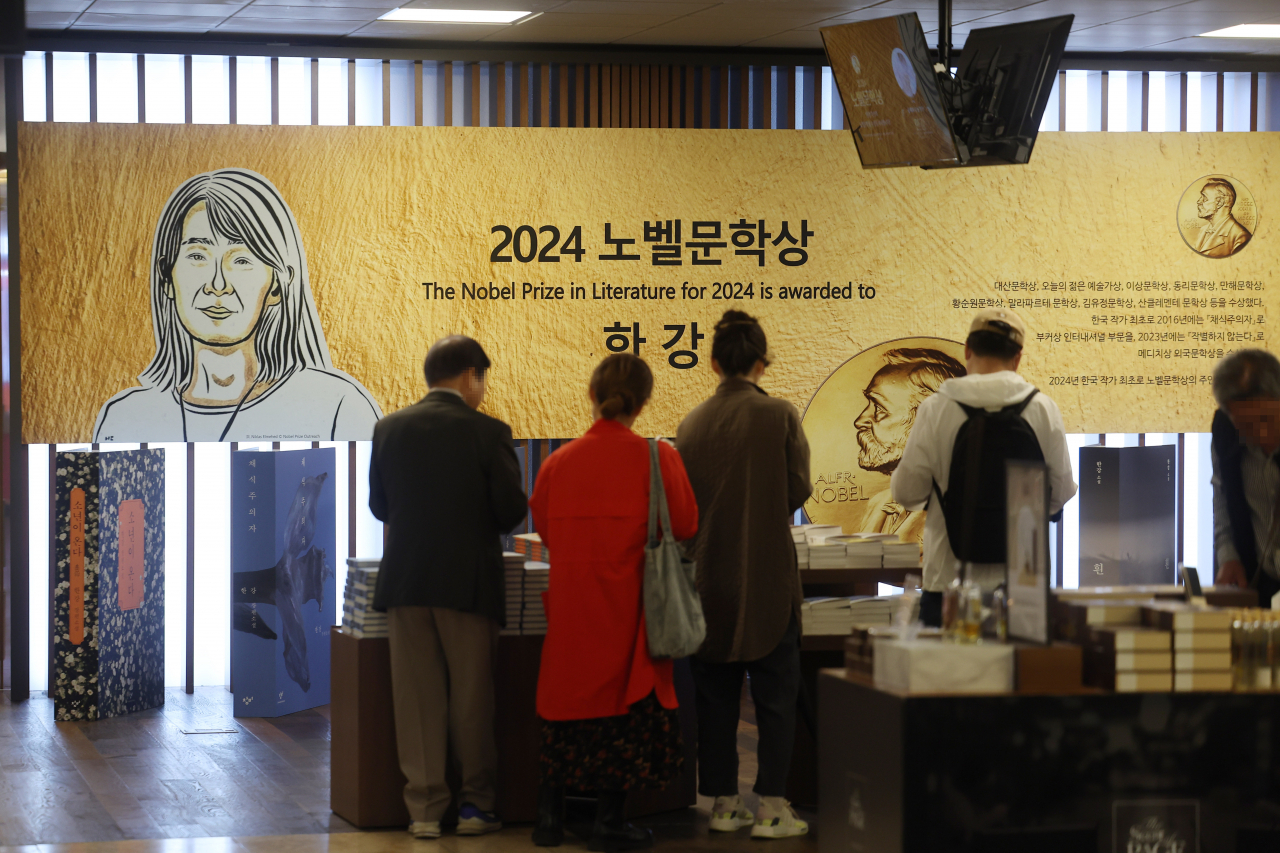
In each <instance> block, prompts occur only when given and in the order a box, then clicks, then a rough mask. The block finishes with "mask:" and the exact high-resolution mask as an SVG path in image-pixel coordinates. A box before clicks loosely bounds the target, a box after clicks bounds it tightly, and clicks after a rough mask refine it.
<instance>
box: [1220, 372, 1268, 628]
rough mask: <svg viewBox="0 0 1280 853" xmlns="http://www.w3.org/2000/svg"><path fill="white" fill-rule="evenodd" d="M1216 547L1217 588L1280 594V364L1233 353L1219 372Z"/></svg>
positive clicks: (1262, 596) (1262, 600)
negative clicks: (1234, 587)
mask: <svg viewBox="0 0 1280 853" xmlns="http://www.w3.org/2000/svg"><path fill="white" fill-rule="evenodd" d="M1213 396H1214V398H1215V399H1216V400H1217V403H1218V411H1217V412H1215V413H1214V415H1213V444H1212V459H1213V540H1214V542H1213V544H1214V550H1215V551H1216V557H1217V563H1218V571H1217V578H1216V583H1219V584H1224V585H1230V586H1241V587H1249V588H1252V589H1256V590H1257V591H1258V603H1259V604H1260V605H1261V606H1262V607H1270V606H1271V599H1272V597H1273V596H1274V595H1275V594H1276V593H1277V592H1280V360H1277V359H1276V357H1275V356H1274V355H1272V354H1271V353H1269V352H1267V351H1266V350H1263V349H1245V350H1238V351H1236V352H1233V353H1231V354H1230V355H1228V356H1227V357H1226V358H1224V359H1222V361H1220V362H1218V366H1217V367H1216V368H1215V369H1214V371H1213Z"/></svg>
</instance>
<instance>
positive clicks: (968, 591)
mask: <svg viewBox="0 0 1280 853" xmlns="http://www.w3.org/2000/svg"><path fill="white" fill-rule="evenodd" d="M960 624H961V626H962V631H963V633H964V636H963V638H962V639H963V642H966V643H980V642H982V588H981V587H979V586H978V585H977V584H976V583H974V582H973V581H968V580H966V581H965V582H964V585H963V587H962V589H961V593H960Z"/></svg>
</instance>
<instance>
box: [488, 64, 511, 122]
mask: <svg viewBox="0 0 1280 853" xmlns="http://www.w3.org/2000/svg"><path fill="white" fill-rule="evenodd" d="M489 73H490V74H493V75H495V78H494V79H496V80H497V85H496V86H495V87H494V90H493V104H492V105H491V106H490V107H489V111H490V115H491V116H493V126H494V127H506V126H507V125H508V124H510V122H508V121H507V63H505V62H497V63H494V64H493V65H490V66H489Z"/></svg>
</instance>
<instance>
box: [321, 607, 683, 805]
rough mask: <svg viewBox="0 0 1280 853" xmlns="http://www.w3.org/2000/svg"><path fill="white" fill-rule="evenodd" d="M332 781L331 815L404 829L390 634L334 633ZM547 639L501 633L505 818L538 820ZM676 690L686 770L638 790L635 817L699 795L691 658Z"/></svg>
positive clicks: (498, 672) (679, 672) (679, 670)
mask: <svg viewBox="0 0 1280 853" xmlns="http://www.w3.org/2000/svg"><path fill="white" fill-rule="evenodd" d="M332 643H333V645H332V649H331V660H332V667H333V669H332V676H331V678H332V689H333V703H332V706H331V719H332V725H333V734H332V738H333V740H332V745H331V750H332V762H331V764H332V766H331V773H332V786H331V788H330V804H331V808H332V809H333V811H334V813H335V814H337V815H338V816H339V817H342V818H345V819H346V820H348V821H350V822H351V823H353V824H354V825H356V826H358V827H361V828H367V827H377V826H401V825H403V826H407V825H408V823H409V815H408V813H407V812H406V811H405V807H404V799H403V792H404V782H405V780H404V776H402V775H401V773H400V767H399V762H398V760H397V758H396V738H395V718H394V715H393V711H392V702H391V663H390V656H389V655H390V653H389V649H388V645H387V640H386V639H356V638H354V637H352V636H351V635H349V634H347V633H345V632H343V631H342V630H341V629H338V628H335V629H333V635H332ZM541 655H542V637H541V636H538V635H525V636H506V635H504V636H502V637H499V639H498V661H497V665H496V667H495V682H496V683H495V685H494V686H495V689H496V692H497V719H496V721H495V726H496V729H497V737H498V804H497V812H498V816H499V817H500V818H501V819H502V820H503V821H504V822H507V823H524V822H532V821H533V819H534V817H535V814H536V808H537V794H538V750H539V747H540V745H541V742H542V736H541V729H540V725H539V723H538V718H537V714H536V712H535V697H536V694H537V687H538V665H539V661H540V659H541ZM675 675H676V695H677V696H678V698H679V700H680V729H681V733H682V735H683V737H684V747H685V761H684V772H683V774H682V775H681V777H680V779H679V780H677V781H676V782H675V783H674V784H673V785H671V786H670V787H669V788H667V789H666V790H665V791H636V792H634V793H633V794H632V795H631V796H629V797H628V798H627V812H628V815H629V816H631V817H639V816H641V815H646V814H657V813H659V812H664V811H672V810H675V809H682V808H688V807H689V806H692V805H693V804H694V803H695V802H696V800H697V796H696V789H695V781H694V778H695V777H694V769H695V763H696V755H697V718H696V716H695V712H694V707H693V679H692V676H691V675H690V671H689V665H688V662H687V661H677V663H676V669H675Z"/></svg>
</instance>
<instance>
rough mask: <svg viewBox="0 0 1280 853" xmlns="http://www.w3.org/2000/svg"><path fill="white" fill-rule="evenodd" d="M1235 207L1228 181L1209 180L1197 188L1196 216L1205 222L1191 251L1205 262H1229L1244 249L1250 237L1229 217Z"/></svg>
mask: <svg viewBox="0 0 1280 853" xmlns="http://www.w3.org/2000/svg"><path fill="white" fill-rule="evenodd" d="M1235 203H1236V188H1235V187H1233V186H1232V185H1231V182H1230V181H1226V180H1224V179H1222V178H1211V179H1209V180H1208V181H1205V184H1204V186H1203V187H1201V188H1200V198H1199V199H1198V200H1197V201H1196V215H1197V216H1199V217H1200V218H1201V219H1203V220H1205V226H1204V228H1203V229H1202V230H1201V231H1200V236H1199V237H1197V238H1196V242H1195V245H1193V246H1192V247H1191V248H1192V249H1194V250H1195V251H1196V252H1197V253H1198V254H1201V255H1204V256H1205V257H1206V258H1229V257H1231V256H1232V255H1234V254H1235V253H1236V252H1238V251H1240V250H1241V249H1243V248H1244V247H1245V244H1246V243H1248V242H1249V239H1250V238H1251V237H1252V236H1253V234H1251V233H1250V232H1249V229H1248V228H1245V227H1244V226H1243V225H1241V224H1240V223H1239V222H1238V221H1236V218H1235V216H1233V215H1232V213H1231V209H1232V207H1234V206H1235Z"/></svg>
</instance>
